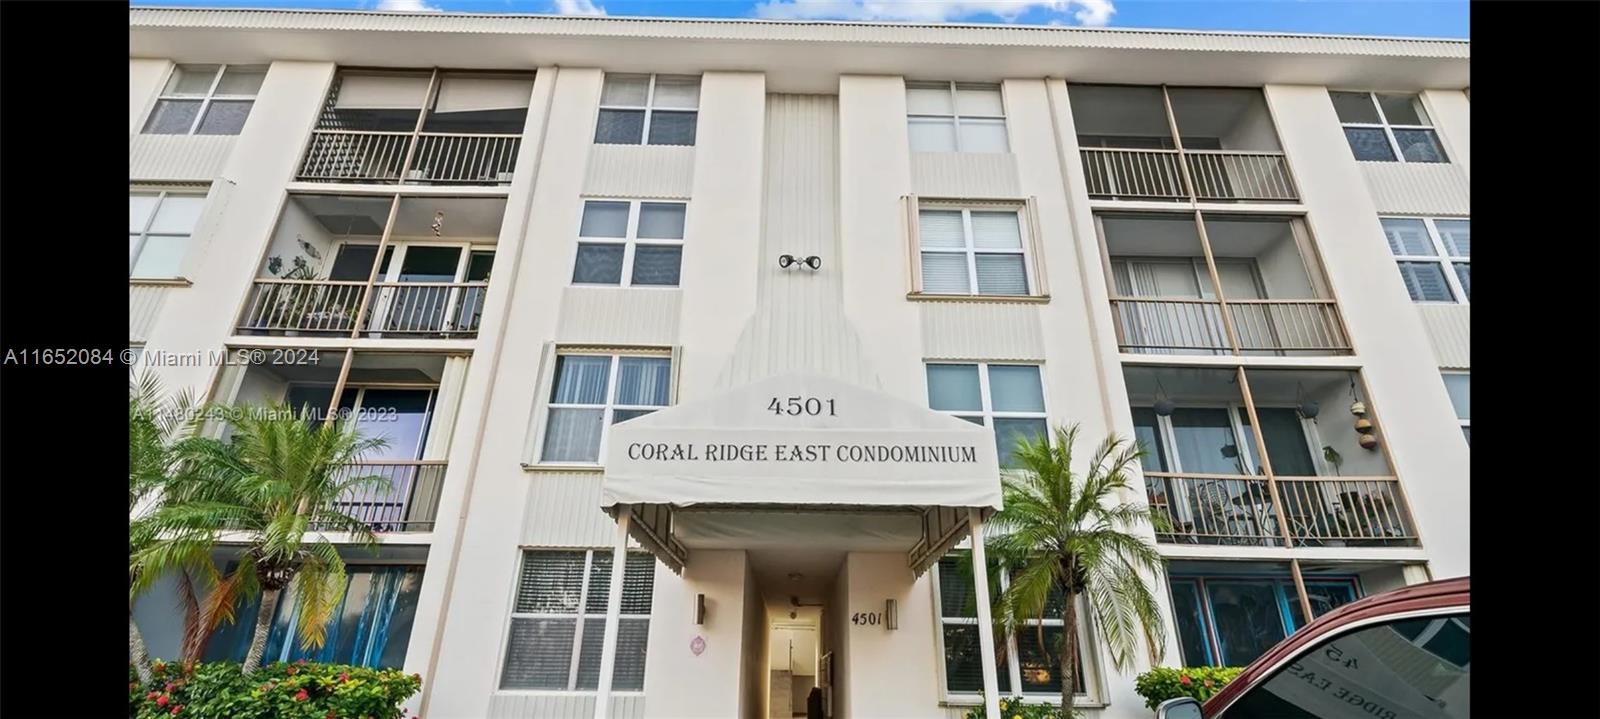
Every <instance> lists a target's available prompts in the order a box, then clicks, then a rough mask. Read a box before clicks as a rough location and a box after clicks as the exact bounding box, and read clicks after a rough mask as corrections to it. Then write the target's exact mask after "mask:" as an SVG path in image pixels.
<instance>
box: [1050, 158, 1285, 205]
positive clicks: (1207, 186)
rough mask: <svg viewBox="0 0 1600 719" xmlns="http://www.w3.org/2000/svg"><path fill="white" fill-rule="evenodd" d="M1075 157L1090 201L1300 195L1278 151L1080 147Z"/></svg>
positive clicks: (1264, 199)
mask: <svg viewBox="0 0 1600 719" xmlns="http://www.w3.org/2000/svg"><path fill="white" fill-rule="evenodd" d="M1080 156H1081V157H1082V159H1083V175H1084V181H1085V183H1086V184H1087V189H1088V192H1089V196H1090V197H1093V198H1096V199H1111V200H1188V199H1191V198H1192V199H1196V200H1228V201H1233V200H1238V201H1258V202H1281V201H1293V200H1297V199H1299V197H1300V195H1299V193H1298V192H1297V191H1296V190H1295V186H1294V180H1293V179H1292V178H1291V177H1290V175H1289V163H1288V161H1287V160H1285V159H1284V155H1283V153H1281V152H1250V151H1238V150H1183V151H1181V152H1180V151H1178V150H1136V149H1124V148H1103V147H1085V148H1082V149H1081V150H1080ZM1185 165H1187V169H1188V175H1189V179H1188V181H1186V180H1185V178H1184V169H1185ZM1191 182H1192V183H1193V187H1190V183H1191Z"/></svg>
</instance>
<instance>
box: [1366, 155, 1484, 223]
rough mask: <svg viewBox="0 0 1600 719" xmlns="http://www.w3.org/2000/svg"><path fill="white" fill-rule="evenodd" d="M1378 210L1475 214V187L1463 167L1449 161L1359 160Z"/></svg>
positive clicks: (1407, 212) (1396, 212) (1408, 213)
mask: <svg viewBox="0 0 1600 719" xmlns="http://www.w3.org/2000/svg"><path fill="white" fill-rule="evenodd" d="M1356 164H1357V165H1360V166H1361V174H1362V175H1363V176H1365V177H1366V179H1367V192H1368V193H1370V194H1371V195H1372V204H1374V205H1376V206H1377V208H1378V212H1381V213H1385V214H1388V213H1394V214H1406V215H1471V214H1472V202H1471V199H1472V187H1471V185H1470V184H1469V183H1468V182H1467V176H1466V174H1465V173H1463V172H1462V171H1461V168H1460V167H1457V166H1456V165H1452V164H1449V163H1445V162H1358V163H1356Z"/></svg>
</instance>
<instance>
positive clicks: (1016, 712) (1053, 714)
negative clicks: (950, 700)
mask: <svg viewBox="0 0 1600 719" xmlns="http://www.w3.org/2000/svg"><path fill="white" fill-rule="evenodd" d="M988 711H989V710H988V707H986V706H984V704H983V702H979V703H978V705H977V706H975V707H973V708H971V709H968V710H967V713H966V715H965V717H964V719H988V717H986V716H985V715H986V714H987V713H988ZM1000 716H1001V717H1002V719H1060V716H1061V710H1060V709H1059V708H1057V707H1056V705H1054V704H1044V703H1039V704H1029V703H1027V702H1024V701H1023V700H1021V699H1018V698H1016V697H1000Z"/></svg>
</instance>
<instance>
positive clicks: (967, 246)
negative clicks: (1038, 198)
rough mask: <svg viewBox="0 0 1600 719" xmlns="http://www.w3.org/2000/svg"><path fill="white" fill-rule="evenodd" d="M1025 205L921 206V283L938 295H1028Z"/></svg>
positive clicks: (918, 212)
mask: <svg viewBox="0 0 1600 719" xmlns="http://www.w3.org/2000/svg"><path fill="white" fill-rule="evenodd" d="M1022 211H1023V208H1020V207H1005V208H1002V207H998V206H996V207H989V206H977V207H962V208H955V207H940V206H937V205H934V206H926V205H923V204H921V203H919V204H918V209H917V244H918V253H919V257H920V258H921V260H920V262H921V266H920V270H921V271H920V277H921V282H920V283H919V287H917V288H916V289H917V290H918V292H920V293H926V294H933V295H998V296H1027V295H1028V294H1029V288H1030V282H1029V278H1028V257H1027V252H1026V251H1025V250H1024V249H1023V244H1024V243H1023V241H1022V227H1023V222H1022Z"/></svg>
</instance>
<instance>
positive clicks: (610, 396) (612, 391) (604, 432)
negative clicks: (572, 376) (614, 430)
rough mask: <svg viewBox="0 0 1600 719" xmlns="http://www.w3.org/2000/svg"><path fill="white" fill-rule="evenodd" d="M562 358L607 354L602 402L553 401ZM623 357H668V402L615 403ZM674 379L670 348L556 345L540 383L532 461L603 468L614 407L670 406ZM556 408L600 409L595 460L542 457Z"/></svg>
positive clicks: (674, 394)
mask: <svg viewBox="0 0 1600 719" xmlns="http://www.w3.org/2000/svg"><path fill="white" fill-rule="evenodd" d="M561 357H606V358H609V359H610V361H611V364H610V367H609V369H608V370H607V371H608V373H609V374H607V375H606V401H605V403H604V404H575V403H570V402H554V401H552V397H553V395H554V392H555V388H556V387H558V386H560V382H561V378H560V376H559V373H560V371H561V362H560V358H561ZM625 357H649V358H656V359H664V360H667V363H668V369H667V371H668V373H669V374H670V375H671V380H670V385H669V388H668V393H667V404H664V405H661V406H653V405H635V404H626V405H625V404H618V403H617V376H618V374H619V370H620V369H621V367H622V359H623V358H625ZM677 382H678V362H677V355H676V353H674V352H672V351H671V350H666V349H660V350H658V349H642V348H641V349H621V348H604V347H568V348H562V347H557V348H556V349H555V352H554V354H552V355H551V361H550V374H549V376H548V378H547V381H546V382H544V383H542V384H541V390H542V396H541V397H540V400H541V404H542V407H541V409H540V411H539V419H540V422H539V425H538V428H537V431H538V432H539V435H538V456H537V459H535V460H534V462H533V464H535V465H543V466H574V467H588V468H600V467H603V466H604V465H605V457H606V446H607V445H608V444H609V443H610V441H611V427H612V426H613V425H614V424H615V422H614V420H613V419H612V418H613V417H615V416H616V410H619V409H620V410H624V411H627V410H649V411H651V412H655V411H659V410H663V409H666V408H668V407H671V406H673V403H674V402H675V401H676V399H677ZM557 409H589V410H593V409H599V410H602V413H601V415H600V420H601V427H600V445H599V448H598V449H597V450H596V451H595V459H594V461H583V460H575V459H545V450H546V449H547V446H546V445H547V443H548V441H549V437H550V414H551V411H552V410H557Z"/></svg>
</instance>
